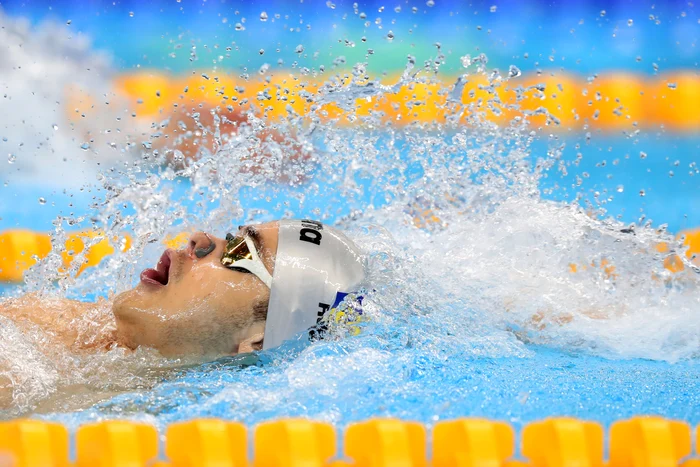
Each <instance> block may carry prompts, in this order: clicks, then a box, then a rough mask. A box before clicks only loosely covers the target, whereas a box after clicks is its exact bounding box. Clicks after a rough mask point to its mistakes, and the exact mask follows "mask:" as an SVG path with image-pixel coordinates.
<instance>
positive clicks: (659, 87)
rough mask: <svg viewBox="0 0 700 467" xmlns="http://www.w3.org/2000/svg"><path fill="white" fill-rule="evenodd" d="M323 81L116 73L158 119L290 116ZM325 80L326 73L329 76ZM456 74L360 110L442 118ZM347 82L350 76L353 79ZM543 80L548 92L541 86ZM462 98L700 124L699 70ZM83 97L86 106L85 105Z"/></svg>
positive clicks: (482, 84)
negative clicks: (215, 112)
mask: <svg viewBox="0 0 700 467" xmlns="http://www.w3.org/2000/svg"><path fill="white" fill-rule="evenodd" d="M323 79H324V77H319V78H308V77H304V79H300V78H299V77H295V76H293V75H292V74H291V73H290V72H285V71H280V72H277V73H276V74H274V75H273V76H271V77H270V79H267V80H263V79H258V80H248V81H244V80H241V79H236V78H234V77H233V76H231V75H228V74H222V75H220V76H209V75H207V74H201V75H194V76H190V77H179V76H171V75H164V74H160V73H158V72H141V73H137V74H130V75H124V76H121V77H119V78H117V80H116V82H115V91H116V92H117V94H118V95H121V96H123V97H124V98H126V99H127V100H128V101H130V102H132V103H133V109H134V111H136V112H137V113H138V115H140V116H143V117H146V118H152V117H153V116H156V115H158V114H167V115H170V114H172V113H173V112H174V111H176V109H181V110H189V109H191V108H195V109H196V111H197V112H200V109H199V107H198V106H199V105H200V104H204V105H205V106H207V107H209V108H214V107H220V109H221V111H222V112H224V113H226V111H225V109H226V107H228V106H231V107H232V108H233V109H234V111H235V112H241V110H240V109H244V110H247V108H248V106H249V105H250V104H253V105H255V106H257V107H258V108H260V109H262V110H263V111H264V113H265V114H266V115H267V116H268V117H272V118H279V117H282V116H286V115H287V114H288V112H289V110H290V109H291V110H293V111H294V112H295V113H297V114H301V115H303V114H306V113H308V112H309V111H310V109H311V107H312V106H313V105H314V102H313V99H311V100H309V99H308V98H307V97H308V96H309V95H312V96H313V95H318V96H319V97H323V93H324V90H323V86H322V84H323V82H324V81H323ZM326 79H327V78H326ZM456 80H457V77H456V76H446V77H444V78H443V80H442V82H438V83H434V84H428V83H410V84H406V85H404V86H401V87H400V89H399V90H398V91H397V92H387V93H385V94H383V95H382V96H379V97H370V98H367V97H362V98H358V99H357V100H356V101H355V110H356V112H357V114H358V115H360V116H364V115H369V114H370V113H371V112H377V111H381V112H383V114H384V118H385V119H386V120H387V121H393V122H396V123H411V122H414V121H423V122H435V121H441V120H442V119H444V118H445V117H446V116H447V115H449V114H450V105H448V95H447V93H446V92H444V91H443V90H444V89H447V88H449V87H450V86H451V85H453V83H455V82H456ZM398 81H399V77H398V76H389V77H386V78H384V79H383V82H384V83H385V84H388V85H393V84H394V83H396V82H398ZM346 84H349V81H348V83H346ZM539 85H544V86H545V87H544V91H543V92H539V91H537V89H536V87H540V86H539ZM518 87H522V88H525V89H527V88H530V89H528V90H527V91H526V92H524V93H523V94H522V97H523V99H521V100H520V101H519V102H517V104H518V105H519V107H520V110H519V111H510V110H508V109H505V110H504V109H503V107H501V108H500V109H501V111H496V112H493V111H492V110H491V106H490V104H489V101H492V102H493V101H494V99H495V98H497V99H498V100H500V102H502V103H504V104H516V94H517V93H516V88H518ZM77 96H78V98H74V99H73V100H72V101H73V102H72V104H71V106H70V107H71V108H70V109H69V110H70V111H72V110H73V108H81V105H82V107H85V108H86V109H88V110H89V105H90V103H91V102H92V101H91V100H90V99H85V98H83V97H80V94H77ZM460 97H461V101H462V103H463V104H465V105H472V106H475V107H473V110H478V109H481V110H484V111H485V112H486V115H487V117H488V118H489V119H491V120H494V121H499V122H506V121H509V120H510V119H511V118H513V117H514V116H516V115H522V111H530V112H532V111H537V110H538V109H540V108H544V109H547V111H549V112H550V113H551V114H552V115H554V116H555V117H556V119H558V120H559V121H560V122H561V125H558V126H557V125H553V127H559V128H562V129H569V128H571V129H581V128H582V127H583V125H584V124H586V125H588V126H589V127H594V128H599V129H601V130H604V131H618V130H620V129H627V130H630V129H631V128H633V124H638V125H641V126H646V127H658V126H660V125H663V126H664V127H665V128H668V129H671V130H678V131H697V130H700V107H698V106H697V105H696V103H697V102H700V76H698V74H697V73H696V72H694V71H679V72H676V73H671V74H667V75H663V76H658V77H653V78H645V77H642V76H637V75H634V74H630V73H621V72H610V73H607V74H603V75H601V76H599V77H597V78H596V79H595V80H593V81H592V82H588V81H587V80H586V79H585V78H583V77H581V76H576V75H572V74H568V73H564V72H556V73H545V74H543V75H535V74H526V75H523V76H522V77H519V78H515V79H512V80H510V81H505V82H502V83H499V82H497V83H496V87H495V88H490V87H489V83H488V82H487V80H486V78H484V77H480V76H472V77H469V79H468V81H467V83H466V84H465V85H464V88H463V90H462V93H461V96H460ZM81 102H82V104H81ZM317 114H318V115H319V116H321V117H322V118H323V117H325V118H328V119H330V118H340V119H341V121H342V116H343V115H345V114H346V112H344V111H343V110H342V109H341V108H340V107H339V106H337V105H335V104H332V103H329V104H324V105H322V106H321V107H320V108H319V109H317ZM530 119H531V120H532V121H533V122H534V123H535V124H546V123H547V121H548V119H547V117H546V116H544V115H534V116H532V117H530Z"/></svg>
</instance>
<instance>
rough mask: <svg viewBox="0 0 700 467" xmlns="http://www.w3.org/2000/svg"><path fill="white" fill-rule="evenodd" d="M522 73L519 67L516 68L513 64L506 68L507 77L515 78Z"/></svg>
mask: <svg viewBox="0 0 700 467" xmlns="http://www.w3.org/2000/svg"><path fill="white" fill-rule="evenodd" d="M522 74H523V73H522V72H521V71H520V68H518V67H517V66H515V65H511V66H510V67H509V68H508V77H509V78H517V77H518V76H520V75H522Z"/></svg>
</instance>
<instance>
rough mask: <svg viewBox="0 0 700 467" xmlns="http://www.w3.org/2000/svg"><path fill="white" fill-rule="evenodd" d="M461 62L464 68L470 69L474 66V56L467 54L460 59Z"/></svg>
mask: <svg viewBox="0 0 700 467" xmlns="http://www.w3.org/2000/svg"><path fill="white" fill-rule="evenodd" d="M460 61H461V62H462V66H463V67H464V68H469V65H471V64H472V56H471V55H469V54H467V55H465V56H463V57H460Z"/></svg>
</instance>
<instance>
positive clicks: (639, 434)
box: [609, 417, 690, 467]
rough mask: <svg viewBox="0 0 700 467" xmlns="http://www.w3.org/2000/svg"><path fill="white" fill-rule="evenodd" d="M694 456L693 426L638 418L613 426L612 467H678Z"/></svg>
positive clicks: (677, 422)
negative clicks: (692, 454) (689, 456)
mask: <svg viewBox="0 0 700 467" xmlns="http://www.w3.org/2000/svg"><path fill="white" fill-rule="evenodd" d="M689 454H690V427H689V426H688V425H687V424H685V423H683V422H679V421H675V420H667V419H664V418H661V417H635V418H632V419H630V420H624V421H619V422H615V423H613V424H612V426H611V427H610V463H609V466H610V467H676V466H677V465H678V462H679V461H680V460H681V459H682V458H683V457H685V456H687V455H689Z"/></svg>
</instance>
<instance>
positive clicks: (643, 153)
mask: <svg viewBox="0 0 700 467" xmlns="http://www.w3.org/2000/svg"><path fill="white" fill-rule="evenodd" d="M639 158H640V159H646V158H647V153H646V152H644V151H639Z"/></svg>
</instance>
